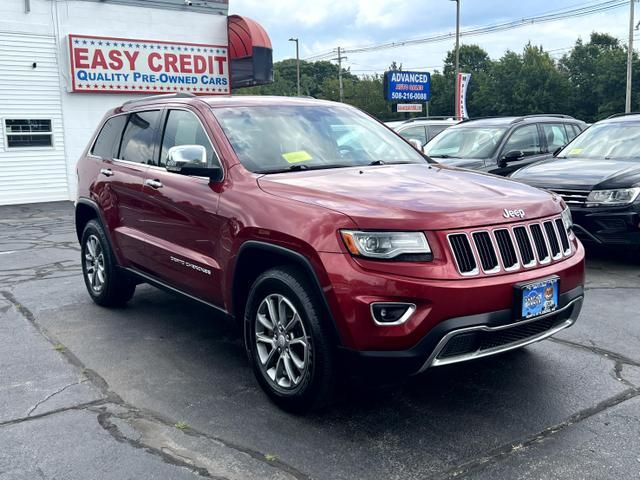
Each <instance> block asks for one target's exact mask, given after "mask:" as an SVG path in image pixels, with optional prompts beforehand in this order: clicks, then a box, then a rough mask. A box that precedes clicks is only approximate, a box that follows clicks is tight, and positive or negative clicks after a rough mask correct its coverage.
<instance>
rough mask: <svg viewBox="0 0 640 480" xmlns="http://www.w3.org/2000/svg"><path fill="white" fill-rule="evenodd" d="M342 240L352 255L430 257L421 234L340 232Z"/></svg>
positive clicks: (425, 241)
mask: <svg viewBox="0 0 640 480" xmlns="http://www.w3.org/2000/svg"><path fill="white" fill-rule="evenodd" d="M340 235H342V240H343V241H344V244H345V245H346V247H347V250H349V252H350V253H351V254H352V255H357V256H362V257H368V258H379V259H387V260H389V259H392V258H396V257H398V256H400V255H405V254H414V255H431V248H430V247H429V242H427V237H425V235H424V233H422V232H360V231H355V230H341V231H340Z"/></svg>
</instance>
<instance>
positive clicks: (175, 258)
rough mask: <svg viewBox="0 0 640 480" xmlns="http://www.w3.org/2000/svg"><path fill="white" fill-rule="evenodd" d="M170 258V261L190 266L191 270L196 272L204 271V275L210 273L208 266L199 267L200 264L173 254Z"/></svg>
mask: <svg viewBox="0 0 640 480" xmlns="http://www.w3.org/2000/svg"><path fill="white" fill-rule="evenodd" d="M170 258H171V261H172V262H174V263H177V264H178V265H182V266H183V267H186V268H190V269H192V270H195V271H196V272H200V273H204V274H205V275H211V270H209V269H208V268H204V267H201V266H200V265H194V264H193V263H191V262H187V261H186V260H183V259H181V258H177V257H174V256H173V255H171V256H170Z"/></svg>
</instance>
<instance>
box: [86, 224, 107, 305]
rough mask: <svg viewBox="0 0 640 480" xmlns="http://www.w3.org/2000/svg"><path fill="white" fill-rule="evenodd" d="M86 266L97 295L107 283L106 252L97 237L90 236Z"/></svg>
mask: <svg viewBox="0 0 640 480" xmlns="http://www.w3.org/2000/svg"><path fill="white" fill-rule="evenodd" d="M84 266H85V275H86V277H87V281H88V283H89V285H90V286H91V290H93V291H94V292H95V293H100V292H102V289H103V288H104V285H105V283H106V281H107V274H106V272H105V267H104V251H103V249H102V245H101V244H100V240H98V237H96V236H95V235H90V236H89V237H88V238H87V242H86V243H85V252H84Z"/></svg>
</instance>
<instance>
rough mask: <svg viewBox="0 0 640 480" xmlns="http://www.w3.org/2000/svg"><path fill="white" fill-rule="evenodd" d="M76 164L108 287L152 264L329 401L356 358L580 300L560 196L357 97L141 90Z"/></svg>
mask: <svg viewBox="0 0 640 480" xmlns="http://www.w3.org/2000/svg"><path fill="white" fill-rule="evenodd" d="M77 173H78V200H77V204H76V229H77V232H78V239H79V240H80V242H81V247H82V253H81V258H82V269H83V274H84V279H85V283H86V286H87V290H88V292H89V294H90V295H91V297H92V298H93V300H94V301H95V302H96V303H97V304H99V305H103V306H121V305H123V304H125V303H126V302H127V301H128V300H130V299H131V297H132V296H133V294H134V290H135V288H136V284H138V283H141V282H146V283H150V284H153V285H156V286H158V287H161V288H164V289H166V290H168V291H170V292H174V293H177V294H180V295H182V296H185V297H187V298H190V299H192V300H196V301H199V302H201V303H204V304H206V305H209V306H211V307H212V308H213V309H215V310H218V311H219V312H222V313H223V314H224V315H228V316H230V317H232V318H234V319H236V320H237V321H238V322H241V325H242V327H243V332H244V343H245V346H246V349H247V352H248V355H249V358H250V362H251V364H252V367H253V369H254V371H255V375H256V378H257V379H258V382H259V383H260V385H261V386H262V387H263V388H264V390H265V391H266V392H267V393H268V394H269V396H270V397H271V398H272V399H273V400H274V401H275V402H277V403H278V404H279V405H281V406H282V407H284V408H289V409H297V410H302V409H308V408H313V407H318V406H321V405H323V404H325V403H326V402H327V401H328V400H329V399H330V398H331V393H332V391H333V390H334V386H335V384H336V382H335V380H336V372H337V371H339V370H341V369H342V368H341V366H342V365H345V362H349V366H350V367H351V368H350V370H352V369H354V368H355V367H357V368H355V369H357V370H359V369H360V368H361V367H362V366H364V365H369V366H371V365H373V366H374V367H375V368H377V369H378V370H376V371H377V372H382V371H383V370H384V371H390V372H392V374H393V375H394V376H396V377H397V376H398V375H399V374H401V373H402V374H413V373H418V372H422V371H424V370H425V369H427V368H429V367H434V366H439V365H446V364H451V363H456V362H461V361H465V360H470V359H474V358H478V357H483V356H486V355H492V354H496V353H499V352H503V351H506V350H510V349H513V348H517V347H521V346H523V345H527V344H529V343H532V342H534V341H537V340H541V339H543V338H546V337H548V336H550V335H552V334H554V333H556V332H558V331H560V330H562V329H564V328H566V327H568V326H570V325H572V324H573V322H574V321H575V320H576V318H577V316H578V313H579V311H580V308H581V305H582V300H583V282H584V250H583V247H582V245H581V244H580V242H579V241H578V240H577V239H576V238H575V236H574V234H573V232H572V224H571V216H570V214H569V211H568V209H567V208H566V206H565V204H564V202H563V201H562V199H561V198H560V197H558V196H555V195H552V194H549V193H546V192H544V191H542V190H538V189H536V188H533V187H530V186H527V185H523V184H520V183H516V182H513V181H511V180H507V179H500V178H497V177H494V176H487V175H484V174H481V173H476V172H470V171H463V170H457V169H449V168H446V167H442V166H440V165H438V164H432V163H430V161H428V160H427V159H426V158H425V157H423V156H422V155H421V154H420V153H419V152H417V151H416V150H415V149H414V148H413V147H412V146H411V145H410V144H409V143H407V142H406V141H405V140H403V139H402V138H401V137H399V136H398V135H396V134H395V133H393V132H391V131H390V130H389V129H387V128H386V127H385V126H383V125H382V124H380V123H378V122H377V121H375V120H373V119H372V118H371V117H369V116H368V115H366V114H364V113H362V112H360V111H359V110H357V109H355V108H352V107H349V106H347V105H343V104H339V103H332V102H324V101H318V100H312V99H301V98H280V97H249V96H242V97H225V98H208V97H193V96H189V95H169V96H161V97H154V98H149V99H142V100H138V101H133V102H128V103H126V104H124V105H123V106H121V107H118V108H116V109H114V110H112V111H110V112H109V113H108V114H107V115H106V117H105V119H104V121H103V122H102V124H101V125H100V127H99V128H98V130H97V132H96V135H95V137H94V138H93V139H92V140H91V142H90V144H89V146H88V147H87V150H86V152H85V153H84V154H83V156H82V158H81V159H80V161H79V163H78V168H77ZM460 192H464V193H460ZM339 365H340V366H339Z"/></svg>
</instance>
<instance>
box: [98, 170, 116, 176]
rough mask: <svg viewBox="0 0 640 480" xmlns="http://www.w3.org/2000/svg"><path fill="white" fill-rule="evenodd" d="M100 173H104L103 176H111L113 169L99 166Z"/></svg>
mask: <svg viewBox="0 0 640 480" xmlns="http://www.w3.org/2000/svg"><path fill="white" fill-rule="evenodd" d="M100 173H101V174H102V175H104V176H105V177H112V176H113V170H111V169H110V168H101V169H100Z"/></svg>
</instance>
